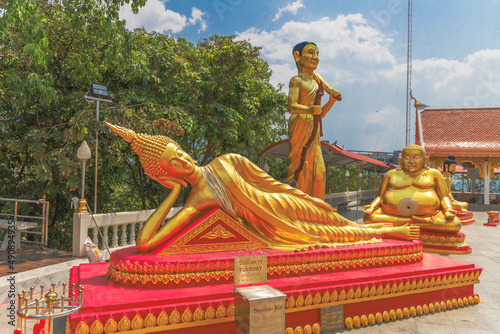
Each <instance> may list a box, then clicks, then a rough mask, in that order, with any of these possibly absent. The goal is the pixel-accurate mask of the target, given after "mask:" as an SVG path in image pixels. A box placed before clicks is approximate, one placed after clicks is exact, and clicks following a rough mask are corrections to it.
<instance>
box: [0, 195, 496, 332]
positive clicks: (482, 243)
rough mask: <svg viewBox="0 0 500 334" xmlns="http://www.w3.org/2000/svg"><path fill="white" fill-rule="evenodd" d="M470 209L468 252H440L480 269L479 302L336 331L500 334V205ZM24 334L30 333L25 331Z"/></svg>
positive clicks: (60, 326) (0, 310)
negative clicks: (498, 215)
mask: <svg viewBox="0 0 500 334" xmlns="http://www.w3.org/2000/svg"><path fill="white" fill-rule="evenodd" d="M471 209H472V210H473V211H474V217H475V219H476V221H477V222H476V223H475V224H472V225H466V226H463V228H462V232H463V233H465V234H466V236H467V237H466V240H465V241H466V242H467V243H468V244H469V245H470V246H471V247H472V250H473V253H472V254H470V255H443V256H446V257H449V258H453V259H457V260H460V261H464V262H469V263H474V264H475V265H476V266H478V267H481V268H483V272H482V274H481V276H480V277H479V279H480V281H481V283H480V284H478V285H476V286H475V291H476V293H478V294H479V297H480V300H481V303H480V304H479V305H474V306H468V307H464V308H459V309H454V310H449V311H442V312H435V313H432V314H427V315H422V316H418V317H415V318H409V319H402V320H395V321H391V322H386V323H382V324H377V325H372V326H367V327H362V328H356V329H351V330H344V331H340V332H338V333H355V334H365V333H370V334H377V333H381V334H392V333H395V334H396V333H398V334H399V333H415V334H424V333H426V334H427V333H429V334H448V333H449V334H455V333H456V334H466V333H467V334H491V333H498V334H500V226H498V227H490V226H484V225H483V223H485V222H486V221H487V217H488V215H487V214H486V211H487V210H495V211H500V206H497V205H495V206H490V207H485V206H480V205H474V206H472V205H471ZM479 210H481V211H479ZM340 213H341V214H342V215H344V216H346V217H347V218H349V219H351V220H356V208H352V209H351V210H348V211H344V212H340ZM357 215H358V222H361V221H362V217H363V214H362V213H361V211H358V213H357ZM82 262H86V260H85V259H77V260H72V261H69V262H63V263H60V264H55V265H51V266H48V267H42V268H38V269H35V270H29V271H25V272H23V273H20V274H19V275H21V274H22V276H19V277H16V288H15V290H16V295H17V293H18V292H21V291H22V289H28V288H29V286H39V284H45V285H46V286H49V285H50V283H51V282H54V283H58V284H60V283H62V282H67V281H68V277H69V268H71V267H72V266H73V265H78V264H79V263H82ZM8 278H9V276H3V277H0V280H1V281H0V295H2V294H7V293H8V290H9V287H10V284H9V282H8V281H7V279H8ZM6 300H8V299H4V300H2V301H0V302H3V303H4V304H1V305H0V333H5V334H10V333H12V332H13V331H14V327H12V326H10V325H9V324H8V322H9V321H10V319H9V318H8V315H9V310H8V307H9V304H8V303H5V301H6ZM381 302H383V301H381ZM30 323H31V325H30V326H29V328H31V327H32V325H33V321H28V324H30ZM64 328H65V318H59V319H55V328H54V333H55V334H62V333H64ZM30 330H31V329H30ZM28 333H31V332H30V331H28Z"/></svg>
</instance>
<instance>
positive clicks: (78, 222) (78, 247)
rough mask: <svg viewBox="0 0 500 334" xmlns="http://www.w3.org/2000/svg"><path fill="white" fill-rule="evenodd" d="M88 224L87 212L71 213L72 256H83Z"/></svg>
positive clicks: (88, 216)
mask: <svg viewBox="0 0 500 334" xmlns="http://www.w3.org/2000/svg"><path fill="white" fill-rule="evenodd" d="M89 226H90V215H89V214H88V213H76V212H75V213H74V214H73V256H84V255H85V254H86V252H85V244H84V243H85V239H87V235H88V231H89Z"/></svg>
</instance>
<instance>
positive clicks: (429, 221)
mask: <svg viewBox="0 0 500 334" xmlns="http://www.w3.org/2000/svg"><path fill="white" fill-rule="evenodd" d="M428 163H429V157H428V156H426V152H425V149H424V148H423V147H421V146H419V145H409V146H406V147H405V148H404V149H403V151H402V152H401V158H399V166H400V167H399V168H397V169H393V170H390V171H389V172H387V174H386V175H385V176H384V179H383V180H382V184H381V185H380V189H379V194H378V196H377V197H376V198H375V199H374V200H373V202H372V203H371V204H370V205H367V206H365V210H364V211H363V212H364V213H365V216H364V218H363V219H364V222H365V224H371V223H381V222H385V223H390V224H392V225H393V226H404V225H420V230H421V231H422V232H430V233H446V234H456V233H458V232H459V231H460V229H461V227H462V223H461V221H460V219H458V218H457V217H456V215H455V214H456V212H455V210H453V205H452V202H451V199H450V197H449V192H448V189H447V186H446V182H445V180H444V178H443V175H442V174H441V173H440V172H439V171H438V170H437V169H431V168H429V167H427V164H428Z"/></svg>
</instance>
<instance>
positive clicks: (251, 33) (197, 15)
mask: <svg viewBox="0 0 500 334" xmlns="http://www.w3.org/2000/svg"><path fill="white" fill-rule="evenodd" d="M407 3H408V2H407V1H404V0H371V1H366V0H365V1H361V0H357V1H353V0H330V1H327V0H267V1H261V0H253V1H248V0H247V1H244V0H211V1H201V0H200V1H189V0H182V1H181V0H177V1H174V0H170V1H161V0H148V1H147V3H146V6H145V7H143V8H141V10H140V11H139V14H138V15H134V14H132V13H131V11H130V9H129V8H128V7H126V6H125V7H123V8H122V10H121V18H123V19H125V20H126V21H127V26H128V27H129V28H131V29H132V28H136V27H144V28H146V29H147V30H149V31H151V30H155V31H158V32H163V33H165V34H171V35H172V36H181V37H185V38H187V39H188V40H191V41H193V42H196V41H198V40H199V39H201V38H206V37H210V36H211V35H213V34H215V33H218V34H222V35H235V36H237V38H238V39H245V40H249V41H250V42H251V43H252V44H253V45H256V46H261V47H262V57H263V58H264V59H266V60H267V61H268V62H269V64H270V66H271V69H272V70H273V77H272V83H273V84H275V85H278V84H279V83H283V84H284V91H285V92H286V93H288V81H289V80H290V78H291V77H292V76H293V75H295V74H296V67H295V64H294V61H293V57H292V56H291V49H292V47H293V45H295V44H296V43H298V42H301V41H303V40H311V41H314V42H316V43H317V44H318V47H319V50H320V63H319V66H318V69H317V71H318V73H319V74H320V75H322V76H323V78H324V79H325V80H326V81H327V82H329V83H330V84H331V85H332V86H333V87H334V88H335V89H337V90H339V91H340V92H341V93H342V95H343V97H344V100H343V101H342V102H338V103H336V104H335V105H334V106H333V108H332V109H331V111H330V112H329V113H328V115H327V116H326V117H325V118H324V120H323V122H324V123H323V128H324V137H323V139H324V140H330V142H333V141H335V140H338V141H340V142H342V143H343V144H344V145H345V148H346V149H348V150H371V151H388V152H390V151H393V150H400V149H401V148H403V147H404V145H405V139H406V134H405V124H406V118H405V117H406V116H405V115H406V107H405V106H406V104H405V99H406V46H407V24H408V21H407V14H408V7H407ZM498 13H500V1H496V0H482V1H472V0H455V1H452V0H440V1H436V0H414V1H413V75H412V88H413V95H414V96H415V97H416V98H417V99H418V100H419V101H420V102H422V103H425V104H427V105H430V106H435V107H438V106H471V105H500V37H499V35H500V20H498ZM324 102H326V98H325V101H324ZM411 124H412V128H411V138H412V141H411V142H412V143H413V142H414V136H415V126H414V124H415V110H414V109H413V110H412V120H411Z"/></svg>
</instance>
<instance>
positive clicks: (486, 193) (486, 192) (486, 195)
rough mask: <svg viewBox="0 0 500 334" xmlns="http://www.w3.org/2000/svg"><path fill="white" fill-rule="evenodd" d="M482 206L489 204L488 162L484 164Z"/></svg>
mask: <svg viewBox="0 0 500 334" xmlns="http://www.w3.org/2000/svg"><path fill="white" fill-rule="evenodd" d="M484 204H486V205H487V204H490V162H489V161H485V162H484Z"/></svg>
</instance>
